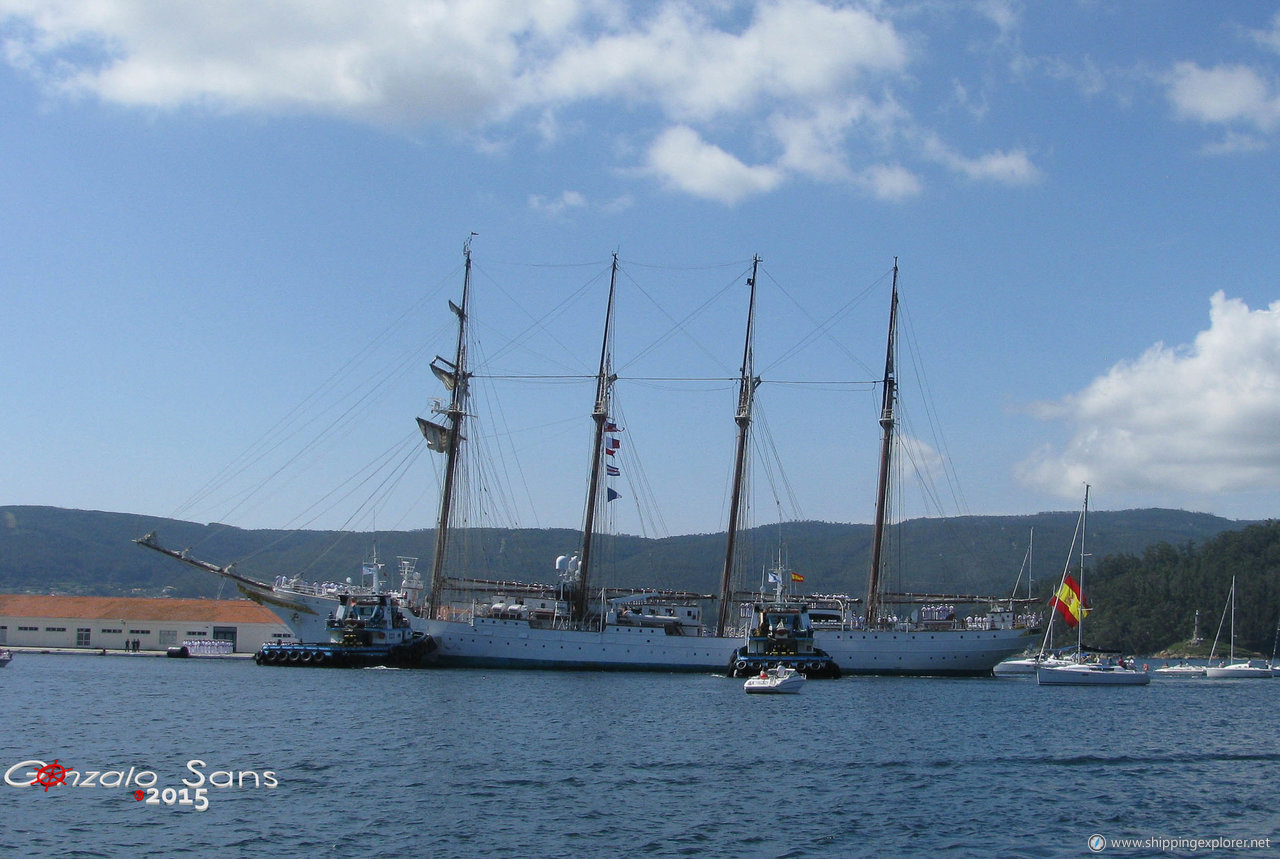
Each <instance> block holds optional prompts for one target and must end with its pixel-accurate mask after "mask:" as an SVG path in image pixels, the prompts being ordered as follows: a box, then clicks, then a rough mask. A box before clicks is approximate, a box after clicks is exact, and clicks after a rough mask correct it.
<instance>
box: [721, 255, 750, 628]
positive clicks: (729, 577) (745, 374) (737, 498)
mask: <svg viewBox="0 0 1280 859" xmlns="http://www.w3.org/2000/svg"><path fill="white" fill-rule="evenodd" d="M759 268H760V257H759V256H754V257H752V258H751V279H750V280H748V281H747V286H749V287H751V297H750V300H749V302H748V304H747V337H746V345H744V346H743V347H742V370H741V373H742V375H741V377H740V378H739V380H738V413H737V414H736V415H735V416H734V421H736V422H737V424H738V447H737V452H736V454H735V456H734V460H733V496H732V499H733V500H732V501H730V503H729V538H728V540H727V541H726V545H725V553H724V572H723V574H722V575H721V577H720V614H719V617H718V619H717V620H716V635H717V636H720V637H723V636H724V632H725V627H726V626H727V625H728V622H729V603H730V588H731V586H732V582H733V552H734V547H735V544H736V543H737V539H738V529H739V527H741V524H742V523H741V521H740V520H741V518H742V485H743V478H744V474H745V471H746V461H747V440H748V438H749V437H750V429H751V405H752V402H753V400H754V398H755V390H756V387H757V386H758V385H759V384H760V380H759V379H757V378H756V376H755V356H754V353H753V351H752V340H753V339H754V337H755V319H756V272H757V271H758V270H759Z"/></svg>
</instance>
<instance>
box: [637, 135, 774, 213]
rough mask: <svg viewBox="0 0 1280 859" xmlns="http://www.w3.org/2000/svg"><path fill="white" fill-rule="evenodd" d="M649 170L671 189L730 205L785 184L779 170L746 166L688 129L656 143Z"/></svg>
mask: <svg viewBox="0 0 1280 859" xmlns="http://www.w3.org/2000/svg"><path fill="white" fill-rule="evenodd" d="M648 169H649V171H650V172H651V173H653V174H654V175H655V176H659V177H661V179H662V180H663V182H664V183H665V184H666V185H668V186H669V187H672V188H676V189H678V190H681V191H684V192H686V193H689V194H692V195H694V196H695V197H702V198H704V199H707V200H717V201H719V202H722V203H730V204H732V203H737V202H739V201H740V200H743V199H744V198H746V197H748V196H751V195H752V194H759V193H763V192H766V191H771V190H773V189H774V188H776V187H777V186H778V184H779V183H780V182H781V181H782V173H781V172H780V171H778V170H777V169H775V168H773V167H768V166H756V167H752V166H749V165H747V164H743V163H742V162H741V161H739V160H738V159H737V158H735V157H734V156H733V155H730V154H729V153H728V152H726V151H724V150H723V149H721V148H720V147H718V146H715V145H713V144H710V143H707V142H706V141H704V140H703V139H702V138H701V137H699V136H698V133H697V132H696V131H694V130H693V129H691V128H688V127H686V126H678V127H676V128H672V129H668V130H667V131H665V132H663V133H662V134H661V135H660V136H659V137H658V139H657V140H655V141H654V143H653V146H652V147H650V149H649V154H648Z"/></svg>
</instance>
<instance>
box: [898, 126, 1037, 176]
mask: <svg viewBox="0 0 1280 859" xmlns="http://www.w3.org/2000/svg"><path fill="white" fill-rule="evenodd" d="M922 148H923V150H924V153H925V155H926V157H928V158H930V159H932V160H934V161H936V162H938V163H939V164H942V165H943V166H945V167H947V168H949V169H950V170H952V171H953V172H955V173H959V174H960V175H962V176H965V177H967V178H969V179H973V180H978V181H981V180H990V181H993V182H998V183H1000V184H1003V185H1030V184H1032V183H1034V182H1038V181H1040V170H1039V169H1038V168H1037V167H1036V166H1035V164H1033V163H1032V162H1031V158H1030V156H1028V155H1027V153H1025V152H1023V151H1022V150H1021V149H1018V150H1014V151H1012V152H1003V151H1001V152H991V153H988V154H986V155H980V156H978V157H977V158H966V157H964V156H963V155H960V154H959V153H956V152H953V151H952V150H951V149H950V148H949V147H948V146H946V144H944V143H943V142H942V141H941V140H939V139H938V138H937V137H936V136H935V135H927V136H926V137H925V140H924V143H923V147H922Z"/></svg>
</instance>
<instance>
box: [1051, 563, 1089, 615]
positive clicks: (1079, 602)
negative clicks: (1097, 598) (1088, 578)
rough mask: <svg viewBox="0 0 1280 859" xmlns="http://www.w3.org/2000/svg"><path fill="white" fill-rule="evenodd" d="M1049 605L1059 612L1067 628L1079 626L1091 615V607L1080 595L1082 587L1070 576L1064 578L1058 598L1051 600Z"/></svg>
mask: <svg viewBox="0 0 1280 859" xmlns="http://www.w3.org/2000/svg"><path fill="white" fill-rule="evenodd" d="M1049 605H1050V607H1052V608H1056V609H1057V610H1058V614H1060V615H1062V619H1063V620H1065V621H1066V622H1067V626H1075V625H1077V624H1078V623H1080V621H1082V620H1084V618H1085V615H1087V614H1088V613H1089V606H1088V605H1086V604H1085V601H1084V597H1083V596H1082V595H1081V594H1080V586H1079V585H1078V584H1076V580H1075V579H1073V578H1071V576H1069V575H1068V576H1066V577H1065V578H1063V580H1062V587H1060V588H1058V594H1057V596H1055V597H1054V598H1053V599H1051V600H1049Z"/></svg>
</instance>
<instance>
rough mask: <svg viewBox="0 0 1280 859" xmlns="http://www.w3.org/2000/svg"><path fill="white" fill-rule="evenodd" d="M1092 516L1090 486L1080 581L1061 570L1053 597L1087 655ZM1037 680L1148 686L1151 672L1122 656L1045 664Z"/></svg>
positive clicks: (1081, 526) (1083, 522) (1057, 683)
mask: <svg viewBox="0 0 1280 859" xmlns="http://www.w3.org/2000/svg"><path fill="white" fill-rule="evenodd" d="M1088 517H1089V487H1088V486H1087V485H1086V486H1085V488H1084V507H1083V508H1082V509H1081V511H1080V520H1079V525H1078V529H1077V530H1078V533H1079V537H1080V581H1079V583H1078V584H1077V583H1076V582H1075V581H1074V580H1073V579H1072V578H1071V575H1070V573H1069V572H1068V569H1070V561H1069V560H1068V565H1067V569H1064V570H1063V572H1062V582H1061V584H1060V585H1059V586H1058V592H1057V595H1056V596H1055V597H1054V599H1053V601H1054V606H1055V608H1057V609H1058V611H1059V613H1060V614H1062V615H1063V617H1064V618H1074V619H1075V627H1076V652H1077V654H1081V655H1083V654H1084V618H1085V615H1087V614H1088V613H1089V609H1088V608H1087V607H1086V606H1085V604H1084V596H1083V594H1084V559H1085V551H1084V543H1085V526H1086V524H1087V523H1088ZM1036 682H1037V683H1039V684H1040V685H1041V686H1145V685H1147V684H1148V683H1150V682H1151V675H1149V674H1147V673H1146V672H1145V671H1137V670H1135V669H1134V668H1133V667H1131V666H1130V665H1126V664H1125V662H1124V660H1123V659H1099V660H1096V661H1087V662H1086V661H1081V662H1073V663H1071V664H1069V665H1042V666H1039V667H1038V668H1036Z"/></svg>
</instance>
